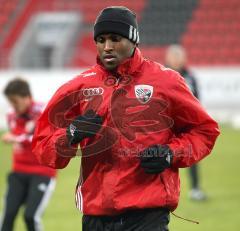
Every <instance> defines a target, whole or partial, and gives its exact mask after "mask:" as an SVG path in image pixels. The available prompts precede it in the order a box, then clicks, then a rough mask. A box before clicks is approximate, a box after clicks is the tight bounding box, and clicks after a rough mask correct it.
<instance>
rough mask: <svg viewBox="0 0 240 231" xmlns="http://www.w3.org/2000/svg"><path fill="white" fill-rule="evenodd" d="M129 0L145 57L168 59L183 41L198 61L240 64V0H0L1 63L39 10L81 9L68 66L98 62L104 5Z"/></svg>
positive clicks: (192, 60)
mask: <svg viewBox="0 0 240 231" xmlns="http://www.w3.org/2000/svg"><path fill="white" fill-rule="evenodd" d="M110 5H124V6H126V7H129V8H130V9H133V10H134V11H136V12H137V15H138V17H139V18H138V20H139V21H140V23H139V25H140V38H141V45H140V46H141V49H142V51H143V53H144V55H145V56H146V57H150V58H152V59H154V60H156V61H160V62H163V56H164V51H165V48H166V46H167V45H169V44H172V43H180V44H182V45H184V46H185V47H186V49H187V51H188V53H189V60H190V63H191V64H193V65H235V64H240V48H239V46H238V44H239V42H240V33H239V31H240V1H239V0H228V1H225V0H185V1H179V0H171V1H169V0H161V1H158V0H138V1H126V0H115V1H113V0H105V1H101V0H92V1H91V3H90V2H89V1H83V0H82V1H80V0H71V1H67V0H11V1H8V0H0V67H2V68H4V67H7V66H9V54H10V52H11V50H12V49H13V47H14V44H15V43H16V41H17V40H18V39H19V37H20V36H21V33H22V31H23V29H24V28H25V26H26V25H27V23H28V22H29V21H30V20H31V17H32V16H33V15H35V14H36V13H39V12H59V11H60V12H65V11H74V12H79V13H81V14H82V16H83V28H84V30H83V31H81V34H79V38H78V39H77V41H76V43H75V44H73V46H74V49H73V53H72V56H71V58H70V59H69V60H68V62H67V63H66V66H67V67H79V66H81V67H83V66H89V65H92V64H94V63H95V55H96V52H95V45H94V42H93V40H92V26H93V23H94V20H95V18H96V15H97V13H98V12H99V10H100V9H102V8H104V7H106V6H110Z"/></svg>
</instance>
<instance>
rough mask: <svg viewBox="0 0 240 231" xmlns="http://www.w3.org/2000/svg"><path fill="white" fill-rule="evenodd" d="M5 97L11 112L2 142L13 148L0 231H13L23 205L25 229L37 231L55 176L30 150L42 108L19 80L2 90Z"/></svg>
mask: <svg viewBox="0 0 240 231" xmlns="http://www.w3.org/2000/svg"><path fill="white" fill-rule="evenodd" d="M4 95H5V96H6V98H7V100H8V101H9V103H10V104H11V106H12V111H11V112H10V113H9V114H8V116H7V120H8V127H9V131H8V132H6V133H5V134H3V135H2V137H1V140H2V142H4V143H6V144H10V145H12V147H13V156H12V171H11V172H10V174H9V175H8V177H7V190H6V194H5V200H4V208H3V211H2V216H1V223H0V230H1V231H12V230H13V229H14V221H15V218H16V215H17V213H18V211H19V209H20V207H21V206H23V205H24V206H25V211H24V220H25V223H26V228H27V230H28V231H40V230H43V229H42V224H41V217H42V214H43V212H44V210H45V208H46V206H47V204H48V201H49V199H50V197H51V194H52V192H53V190H54V188H55V175H56V170H55V169H52V168H49V167H46V166H43V165H40V164H39V163H38V161H37V159H36V157H35V156H34V155H33V153H32V150H31V145H32V136H33V132H34V129H35V122H36V120H37V118H38V117H39V115H40V113H41V112H42V110H43V105H42V104H40V103H36V102H34V101H33V98H32V94H31V91H30V87H29V85H28V83H27V82H26V81H25V80H23V79H21V78H16V79H13V80H11V81H10V82H9V83H8V84H7V86H6V87H5V89H4ZM3 154H4V153H1V155H3ZM16 230H18V227H16Z"/></svg>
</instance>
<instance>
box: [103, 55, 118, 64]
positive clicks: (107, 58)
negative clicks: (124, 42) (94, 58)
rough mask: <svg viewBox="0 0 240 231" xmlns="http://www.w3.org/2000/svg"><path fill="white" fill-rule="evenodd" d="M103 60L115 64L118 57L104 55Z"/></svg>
mask: <svg viewBox="0 0 240 231" xmlns="http://www.w3.org/2000/svg"><path fill="white" fill-rule="evenodd" d="M103 59H104V60H105V62H114V61H115V60H116V56H114V55H104V56H103Z"/></svg>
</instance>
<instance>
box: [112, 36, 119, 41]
mask: <svg viewBox="0 0 240 231" xmlns="http://www.w3.org/2000/svg"><path fill="white" fill-rule="evenodd" d="M112 41H113V42H120V41H121V37H120V36H113V37H112Z"/></svg>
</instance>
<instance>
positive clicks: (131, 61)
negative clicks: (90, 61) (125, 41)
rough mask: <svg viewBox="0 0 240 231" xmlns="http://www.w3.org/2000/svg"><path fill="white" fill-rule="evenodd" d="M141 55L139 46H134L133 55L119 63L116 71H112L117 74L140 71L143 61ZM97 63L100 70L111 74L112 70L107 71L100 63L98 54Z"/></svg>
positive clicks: (131, 73)
mask: <svg viewBox="0 0 240 231" xmlns="http://www.w3.org/2000/svg"><path fill="white" fill-rule="evenodd" d="M143 60H144V58H143V56H142V54H141V51H140V50H139V48H137V47H136V49H135V51H134V55H133V56H132V57H131V58H128V59H126V60H125V61H124V62H123V63H121V64H120V65H119V66H118V67H117V71H116V72H114V73H115V74H117V75H133V74H134V73H137V72H140V71H141V70H140V67H141V65H142V63H143ZM97 64H98V66H99V67H100V69H101V70H103V71H104V72H107V73H109V74H113V72H110V71H108V70H107V69H106V68H105V67H104V66H103V64H102V63H101V61H100V59H99V56H97Z"/></svg>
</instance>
